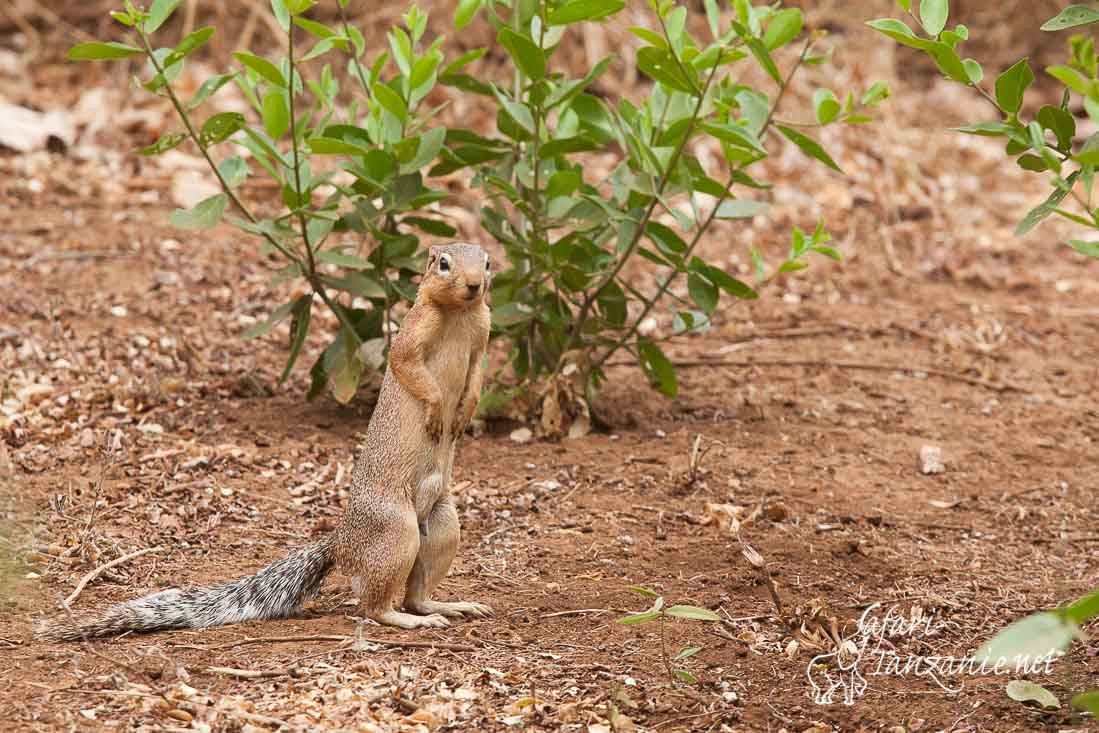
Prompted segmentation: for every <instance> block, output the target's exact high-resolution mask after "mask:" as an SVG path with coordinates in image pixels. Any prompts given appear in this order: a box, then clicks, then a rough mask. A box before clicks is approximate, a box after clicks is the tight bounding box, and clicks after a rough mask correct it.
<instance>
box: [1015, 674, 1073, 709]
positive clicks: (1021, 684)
mask: <svg viewBox="0 0 1099 733" xmlns="http://www.w3.org/2000/svg"><path fill="white" fill-rule="evenodd" d="M1005 692H1007V696H1008V697H1010V698H1011V699H1012V700H1015V701H1016V702H1036V703H1038V704H1039V705H1041V706H1042V707H1043V708H1059V707H1061V702H1060V701H1059V700H1058V699H1057V696H1056V695H1054V694H1053V693H1052V692H1050V691H1049V690H1047V689H1046V688H1044V687H1042V686H1041V685H1038V684H1035V683H1033V682H1028V681H1026V680H1012V681H1011V682H1008V683H1007V688H1006V690H1005Z"/></svg>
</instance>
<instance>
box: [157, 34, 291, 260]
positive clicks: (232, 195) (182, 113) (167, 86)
mask: <svg viewBox="0 0 1099 733" xmlns="http://www.w3.org/2000/svg"><path fill="white" fill-rule="evenodd" d="M138 37H139V38H140V39H141V45H142V46H144V48H145V55H146V56H147V57H148V58H149V62H150V63H151V64H152V65H153V70H154V71H156V73H157V74H160V75H162V76H164V79H165V81H164V91H165V93H167V95H168V100H169V101H171V103H172V106H173V107H174V108H175V110H176V114H177V115H179V119H180V121H181V122H183V126H184V127H185V128H186V130H187V136H188V137H189V138H190V139H191V142H193V143H194V144H195V147H197V148H198V150H199V152H200V153H202V157H203V158H205V159H206V163H207V165H209V166H210V170H211V171H213V173H214V176H215V177H216V178H217V179H218V183H219V184H220V185H221V190H222V191H224V192H225V195H226V196H228V197H229V200H230V201H232V202H233V205H234V206H235V207H236V208H237V210H238V211H240V213H242V214H243V215H244V216H245V218H246V219H248V221H250V222H252V223H253V224H255V223H256V222H257V221H258V219H256V217H255V215H254V214H253V213H252V212H251V211H250V210H249V209H248V208H247V207H246V206H245V205H244V203H243V202H242V201H241V200H240V198H239V197H238V196H237V194H236V192H235V191H234V190H233V189H232V188H230V187H229V184H228V183H226V181H225V178H224V177H222V175H221V171H219V170H218V167H217V164H216V163H215V162H214V159H213V158H211V157H210V151H209V150H208V149H207V147H206V145H205V144H204V143H203V142H202V138H201V137H200V136H199V134H198V132H197V131H196V130H195V127H194V125H193V124H191V118H190V117H189V116H188V115H187V112H186V110H184V109H183V104H182V103H181V102H180V101H179V97H177V96H176V93H175V90H174V89H172V84H171V82H169V81H168V80H167V76H166V75H165V72H164V67H163V66H161V64H160V62H159V61H157V58H156V56H155V55H154V54H153V48H152V46H151V45H149V37H148V36H147V35H146V34H145V33H144V32H143V31H141V30H138ZM263 236H264V238H265V239H267V241H268V242H270V244H271V246H272V247H274V248H275V249H276V250H278V251H279V253H281V254H282V255H283V256H284V257H286V258H287V259H288V260H290V261H291V262H295V263H297V264H298V265H299V266H300V265H301V264H302V263H301V261H300V260H299V259H298V258H297V257H296V256H294V255H293V254H291V253H290V252H289V251H287V250H286V248H284V247H283V246H282V245H281V244H279V242H278V241H277V240H275V238H274V237H272V236H271V235H270V234H264V235H263Z"/></svg>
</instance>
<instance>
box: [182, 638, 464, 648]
mask: <svg viewBox="0 0 1099 733" xmlns="http://www.w3.org/2000/svg"><path fill="white" fill-rule="evenodd" d="M299 641H342V642H357V641H365V642H367V643H370V644H377V645H379V646H385V647H391V648H394V649H446V650H449V651H455V652H473V651H477V647H474V646H470V645H469V644H455V643H450V642H444V641H403V640H401V639H374V638H370V637H365V636H344V635H340V634H313V635H305V636H257V637H247V638H244V639H238V640H237V641H230V642H226V643H225V644H218V645H216V646H210V647H197V646H194V645H190V644H188V645H183V644H174V645H173V646H177V647H179V646H187V647H189V648H191V647H193V648H195V649H201V650H203V651H222V650H224V649H235V648H236V647H241V646H250V645H252V644H282V643H286V642H299Z"/></svg>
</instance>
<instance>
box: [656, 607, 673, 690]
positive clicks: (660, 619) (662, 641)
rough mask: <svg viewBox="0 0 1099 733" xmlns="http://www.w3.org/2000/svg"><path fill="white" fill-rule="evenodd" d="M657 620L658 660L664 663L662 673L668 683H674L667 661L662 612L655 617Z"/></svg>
mask: <svg viewBox="0 0 1099 733" xmlns="http://www.w3.org/2000/svg"><path fill="white" fill-rule="evenodd" d="M657 620H658V623H659V624H660V660H661V661H662V662H664V671H665V672H666V673H667V674H668V681H669V682H675V675H673V674H672V663H671V662H669V661H668V637H667V635H666V634H665V633H664V612H663V611H661V612H660V615H659V616H657Z"/></svg>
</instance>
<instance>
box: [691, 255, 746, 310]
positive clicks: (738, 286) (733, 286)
mask: <svg viewBox="0 0 1099 733" xmlns="http://www.w3.org/2000/svg"><path fill="white" fill-rule="evenodd" d="M691 268H692V269H693V270H697V271H699V272H702V273H703V274H704V275H706V279H707V280H709V281H710V282H712V283H713V284H714V285H716V286H718V287H719V288H721V289H722V290H724V291H725V292H726V293H728V294H729V295H731V296H733V297H734V298H739V299H740V300H755V299H757V298H758V297H759V293H757V292H756V291H755V290H752V289H751V288H750V287H748V286H747V285H745V284H744V283H742V282H741V281H740V280H737V279H736V278H735V277H733V276H732V275H730V274H729V273H727V272H725V271H724V270H722V269H721V268H720V267H714V266H713V265H707V264H706V263H705V262H702V260H699V259H698V258H697V257H695V258H692V260H691Z"/></svg>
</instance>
